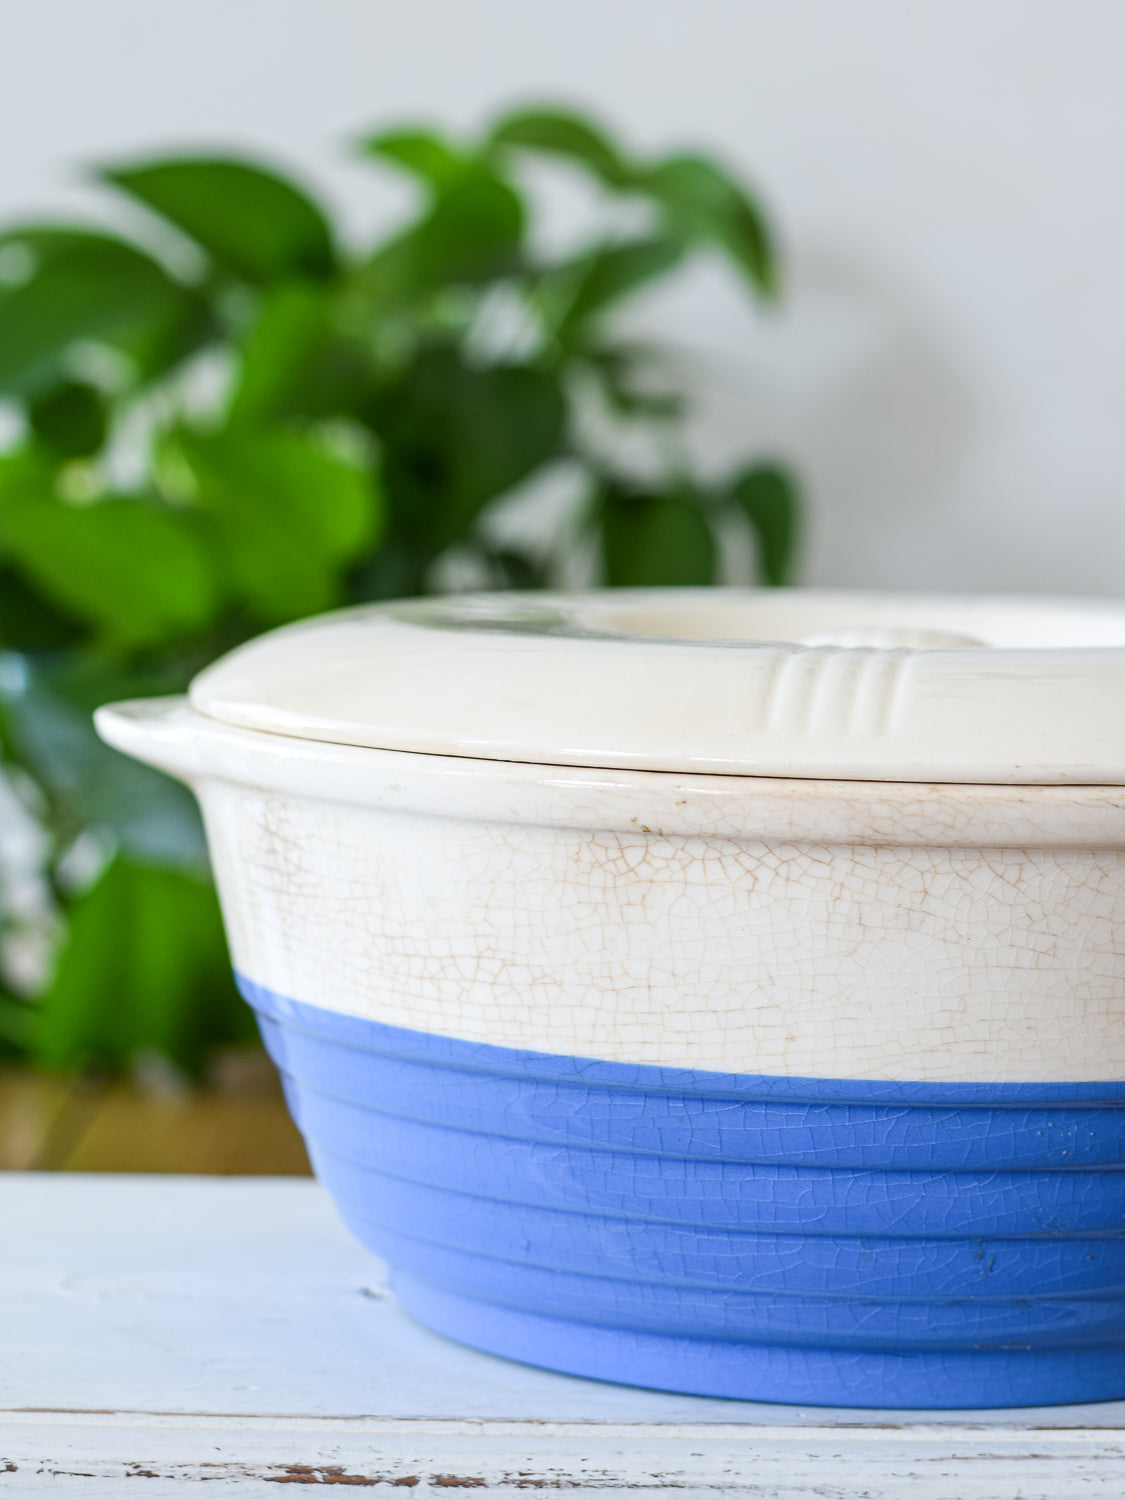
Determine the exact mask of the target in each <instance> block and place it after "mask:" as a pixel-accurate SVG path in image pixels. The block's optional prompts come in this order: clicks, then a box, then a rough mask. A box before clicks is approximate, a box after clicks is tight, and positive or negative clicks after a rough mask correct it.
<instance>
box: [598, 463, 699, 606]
mask: <svg viewBox="0 0 1125 1500" xmlns="http://www.w3.org/2000/svg"><path fill="white" fill-rule="evenodd" d="M601 533H602V551H603V557H604V563H605V576H606V582H607V583H609V584H611V585H613V586H622V587H645V586H658V585H678V584H701V583H713V582H714V581H715V541H714V537H713V536H712V533H711V527H710V525H709V524H708V521H707V518H706V516H705V515H704V513H703V510H702V508H701V506H700V504H699V503H698V501H697V500H696V498H695V497H694V495H691V494H688V493H682V492H681V493H674V494H669V495H652V494H640V493H632V492H630V491H629V490H627V489H625V488H623V487H622V486H620V485H616V484H614V485H609V486H607V488H606V490H605V492H604V493H603V495H602V502H601Z"/></svg>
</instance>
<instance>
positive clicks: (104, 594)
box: [0, 482, 218, 647]
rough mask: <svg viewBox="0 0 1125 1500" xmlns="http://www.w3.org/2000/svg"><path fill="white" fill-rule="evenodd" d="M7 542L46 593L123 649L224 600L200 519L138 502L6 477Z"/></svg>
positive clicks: (1, 508)
mask: <svg viewBox="0 0 1125 1500" xmlns="http://www.w3.org/2000/svg"><path fill="white" fill-rule="evenodd" d="M0 550H2V551H3V552H4V553H6V554H7V556H8V558H9V559H10V560H11V561H12V562H13V563H15V564H16V565H17V566H18V567H19V568H20V570H21V571H22V572H23V573H24V574H25V575H26V576H27V578H28V579H30V581H31V582H32V584H33V585H34V586H35V588H36V589H37V590H39V591H40V592H41V593H42V594H43V595H44V597H46V598H47V599H50V600H52V601H54V603H56V604H57V605H58V606H59V608H60V609H62V610H64V611H65V612H66V613H67V614H70V615H72V616H74V617H76V618H77V619H81V620H86V621H88V622H89V623H90V624H91V625H92V626H93V627H94V628H95V629H96V630H97V631H98V632H99V634H100V635H101V636H102V637H103V639H104V640H105V641H106V643H107V644H109V645H112V646H116V647H138V646H148V645H155V644H157V643H159V642H162V641H166V640H168V639H169V638H173V637H176V636H181V635H184V634H191V633H193V632H196V631H199V630H201V629H203V628H204V627H205V626H206V625H207V624H208V623H209V622H210V620H211V619H212V617H213V615H214V613H215V610H216V607H217V604H218V599H217V594H216V588H215V571H214V566H213V563H212V559H211V557H210V556H209V554H208V552H207V550H206V547H205V545H204V543H203V541H202V539H201V537H200V535H199V531H198V528H197V526H195V525H194V524H193V522H192V520H191V518H190V517H188V516H185V515H183V514H180V513H175V512H170V511H165V510H160V509H158V508H157V507H156V506H154V505H151V504H148V503H147V502H144V501H140V500H133V499H124V498H111V499H108V500H99V501H96V502H93V503H91V504H88V505H70V504H67V503H66V502H65V501H63V500H60V499H59V498H58V497H57V496H56V495H54V494H52V493H50V492H49V491H47V490H46V489H44V490H43V491H42V492H39V493H36V494H28V493H27V492H26V490H24V491H22V492H18V493H16V494H11V493H6V492H5V490H4V487H3V484H2V482H0Z"/></svg>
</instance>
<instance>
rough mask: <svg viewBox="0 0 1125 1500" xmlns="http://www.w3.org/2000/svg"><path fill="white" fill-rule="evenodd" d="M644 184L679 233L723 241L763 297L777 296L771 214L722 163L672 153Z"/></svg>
mask: <svg viewBox="0 0 1125 1500" xmlns="http://www.w3.org/2000/svg"><path fill="white" fill-rule="evenodd" d="M641 185H642V187H643V189H644V190H645V191H646V192H648V193H649V194H651V195H652V196H653V197H654V198H655V199H656V200H657V201H658V202H659V203H660V204H661V205H662V206H663V208H664V211H665V215H666V217H667V220H668V225H669V228H670V229H671V230H672V232H673V233H676V234H679V235H681V236H682V237H683V238H684V239H685V240H687V241H688V242H693V241H702V242H704V243H707V242H710V243H712V244H715V245H718V246H719V247H720V248H721V249H723V250H724V251H725V252H726V253H727V254H728V255H729V256H730V257H731V259H732V260H733V261H734V262H735V264H736V265H738V266H739V267H740V268H741V269H742V270H743V271H744V272H745V273H746V275H747V276H748V277H749V279H750V281H751V283H752V285H753V286H754V287H755V288H756V290H757V291H758V292H759V293H760V294H761V295H762V296H763V297H771V296H773V295H774V293H775V292H776V290H777V265H776V257H775V253H774V247H773V242H772V238H771V236H770V232H769V227H768V225H767V224H766V220H765V217H764V216H763V214H762V212H761V210H760V209H759V208H758V206H757V204H756V203H755V202H754V201H753V199H752V198H750V197H749V195H748V194H747V193H746V192H745V191H744V189H743V188H742V187H741V186H740V185H739V184H738V183H737V182H736V181H735V180H734V178H733V177H731V176H730V175H729V174H728V173H727V172H725V171H723V169H722V168H721V167H718V166H717V165H716V164H715V163H714V162H713V161H709V160H708V159H707V158H706V157H702V156H670V157H668V158H666V159H665V160H664V161H662V162H659V163H658V164H657V165H656V166H655V167H651V168H650V169H649V170H648V171H647V172H646V173H645V175H644V178H643V180H642V184H641Z"/></svg>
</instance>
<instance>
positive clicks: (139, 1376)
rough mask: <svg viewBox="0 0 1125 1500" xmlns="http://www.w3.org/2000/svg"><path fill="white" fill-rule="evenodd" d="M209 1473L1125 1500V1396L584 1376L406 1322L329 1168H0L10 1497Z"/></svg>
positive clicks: (2, 1361)
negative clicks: (667, 1382) (702, 1393)
mask: <svg viewBox="0 0 1125 1500" xmlns="http://www.w3.org/2000/svg"><path fill="white" fill-rule="evenodd" d="M126 1480H128V1483H127V1484H126V1483H125V1481H126ZM203 1482H206V1483H207V1484H208V1488H207V1489H206V1490H205V1491H204V1492H203V1493H204V1497H205V1500H209V1497H211V1496H216V1497H217V1496H220V1495H222V1494H223V1493H225V1492H228V1491H231V1492H234V1493H237V1494H238V1495H240V1496H255V1497H258V1496H260V1497H272V1500H276V1496H277V1493H278V1492H277V1488H276V1486H277V1485H278V1484H292V1485H296V1486H298V1487H299V1488H298V1493H301V1492H306V1491H311V1487H312V1486H314V1485H325V1484H339V1485H346V1486H351V1487H357V1488H361V1489H363V1488H372V1489H375V1490H378V1489H379V1488H380V1487H383V1488H384V1490H386V1489H389V1488H391V1487H396V1486H401V1487H408V1488H413V1489H415V1490H416V1492H417V1493H418V1494H423V1493H426V1492H429V1491H439V1490H440V1491H442V1492H443V1493H445V1492H447V1491H449V1490H455V1491H457V1490H466V1489H489V1490H490V1491H494V1492H499V1493H501V1494H506V1493H509V1492H514V1491H516V1490H528V1489H531V1490H537V1489H548V1490H553V1489H564V1490H568V1489H574V1490H579V1491H595V1490H614V1489H621V1488H630V1487H633V1488H637V1489H640V1490H643V1491H645V1492H646V1495H647V1496H649V1497H651V1500H660V1497H663V1496H667V1497H668V1500H673V1497H674V1500H691V1497H692V1496H703V1495H714V1494H716V1493H722V1492H727V1493H729V1492H735V1493H737V1494H740V1495H750V1496H770V1497H776V1500H797V1497H801V1500H805V1497H812V1496H817V1497H844V1496H857V1497H858V1496H862V1497H865V1500H882V1497H894V1500H902V1497H910V1500H1015V1497H1019V1500H1040V1497H1042V1500H1046V1497H1050V1500H1056V1497H1067V1500H1069V1497H1072V1496H1073V1497H1075V1500H1077V1497H1080V1496H1081V1497H1088V1496H1106V1497H1110V1496H1113V1497H1115V1500H1117V1497H1120V1496H1122V1495H1125V1402H1115V1403H1111V1404H1105V1405H1099V1406H1084V1407H1074V1406H1072V1407H1061V1408H1044V1409H1039V1410H1034V1411H1019V1412H986V1413H956V1414H950V1413H933V1414H926V1413H887V1412H878V1411H834V1410H826V1409H823V1408H821V1409H816V1408H799V1407H791V1406H769V1405H761V1404H752V1403H748V1402H736V1401H711V1400H702V1399H696V1398H691V1397H684V1396H670V1395H662V1394H660V1393H658V1392H653V1391H636V1390H630V1389H627V1388H625V1387H623V1386H612V1385H603V1384H599V1383H598V1382H595V1381H588V1380H576V1379H569V1378H566V1377H563V1376H557V1375H550V1374H547V1373H546V1372H544V1371H540V1370H533V1369H528V1368H526V1367H524V1366H521V1365H516V1364H510V1363H508V1362H506V1361H504V1360H500V1359H494V1358H492V1357H491V1356H489V1355H485V1354H477V1353H475V1352H473V1351H472V1350H469V1349H463V1348H461V1347H460V1346H458V1345H456V1344H452V1343H449V1342H448V1341H447V1340H445V1339H443V1338H440V1337H438V1336H437V1335H436V1334H431V1333H429V1332H427V1331H426V1330H425V1329H423V1328H420V1327H419V1326H418V1325H417V1324H415V1323H413V1322H411V1321H410V1320H409V1319H408V1318H407V1317H406V1316H405V1315H404V1314H403V1313H401V1312H400V1311H399V1309H398V1308H397V1307H396V1306H395V1303H394V1301H393V1299H392V1298H391V1297H390V1296H389V1294H388V1293H387V1291H386V1289H385V1285H384V1281H383V1275H382V1270H381V1267H380V1265H379V1264H378V1262H376V1261H375V1260H374V1259H373V1258H372V1257H371V1256H369V1255H368V1254H367V1253H366V1252H364V1251H363V1250H362V1249H361V1248H360V1247H359V1246H358V1245H356V1244H354V1243H353V1242H352V1240H351V1239H350V1238H349V1236H348V1235H347V1233H346V1232H345V1231H344V1230H343V1229H342V1228H341V1227H340V1225H339V1223H338V1222H337V1220H336V1217H335V1214H334V1212H333V1209H332V1207H331V1205H330V1203H329V1202H328V1200H327V1198H326V1197H325V1195H324V1194H323V1192H322V1191H321V1189H320V1188H319V1187H317V1186H316V1184H315V1183H312V1182H310V1181H307V1180H301V1179H288V1178H202V1177H194V1178H191V1177H187V1178H185V1177H163V1178H158V1177H99V1176H78V1175H74V1176H68V1175H62V1174H42V1175H35V1174H16V1173H11V1174H0V1497H7V1496H9V1495H39V1494H54V1495H59V1496H63V1495H65V1496H75V1497H76V1500H77V1497H86V1496H94V1495H107V1496H108V1495H113V1496H122V1495H124V1496H126V1497H129V1500H132V1497H136V1500H155V1497H160V1496H170V1497H175V1496H181V1495H182V1494H183V1493H184V1491H185V1490H186V1489H187V1487H189V1486H191V1485H196V1484H200V1483H203ZM300 1487H304V1490H302V1489H301V1488H300Z"/></svg>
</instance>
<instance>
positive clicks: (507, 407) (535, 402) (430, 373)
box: [373, 348, 566, 556]
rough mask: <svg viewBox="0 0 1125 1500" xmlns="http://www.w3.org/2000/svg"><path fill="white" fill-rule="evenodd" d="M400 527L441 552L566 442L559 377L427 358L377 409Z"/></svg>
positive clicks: (442, 356) (444, 356) (435, 355)
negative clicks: (488, 505)
mask: <svg viewBox="0 0 1125 1500" xmlns="http://www.w3.org/2000/svg"><path fill="white" fill-rule="evenodd" d="M373 418H374V421H375V425H376V428H377V430H378V431H379V432H380V434H381V435H382V440H383V444H384V469H385V475H386V485H387V497H388V501H389V503H390V505H391V508H392V512H393V517H394V523H395V526H396V528H397V529H399V530H401V531H403V532H405V533H406V534H407V535H409V536H410V537H411V538H412V539H414V541H415V542H416V543H417V544H419V545H422V546H423V547H424V549H425V550H426V551H428V553H429V555H430V556H436V555H437V554H438V553H439V552H441V551H442V550H443V549H444V548H445V547H446V546H448V545H449V543H450V542H453V541H456V540H457V539H458V538H460V537H462V536H464V535H465V534H466V533H467V531H468V530H469V528H470V527H471V525H472V523H473V521H474V520H475V519H476V517H477V515H478V514H479V512H480V510H481V509H482V507H483V506H484V505H485V504H486V503H487V502H488V501H489V500H492V499H493V498H495V497H496V496H498V495H500V494H503V492H504V491H505V490H509V489H511V488H512V487H513V486H515V485H516V484H518V483H520V482H521V481H522V480H524V479H526V478H527V477H528V476H529V475H530V474H532V473H533V472H534V471H535V470H536V469H538V468H539V466H540V465H541V464H543V463H545V462H546V461H547V460H548V459H550V458H553V457H555V456H556V455H557V454H558V453H559V452H560V451H561V450H562V447H563V443H564V438H565V429H566V403H565V400H564V397H563V393H562V391H561V389H560V387H559V384H558V380H557V379H556V377H555V376H554V375H553V374H551V373H549V372H547V371H544V370H538V369H533V368H531V367H530V366H526V365H492V366H489V367H486V368H484V369H476V368H473V367H471V366H469V365H467V364H465V363H464V361H463V359H462V358H461V356H460V354H459V353H458V352H457V351H456V350H453V349H450V348H435V349H429V350H426V351H424V352H423V354H422V355H421V356H420V357H419V358H418V359H417V360H416V361H415V362H414V363H413V364H412V365H411V366H410V368H409V369H408V370H407V371H406V372H405V374H404V376H403V378H402V379H401V380H400V381H399V382H398V384H397V385H396V386H395V387H393V388H392V389H391V390H390V391H388V392H387V393H385V395H384V397H383V399H382V401H381V403H380V404H379V406H378V407H377V408H376V410H375V412H374V413H373Z"/></svg>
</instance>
